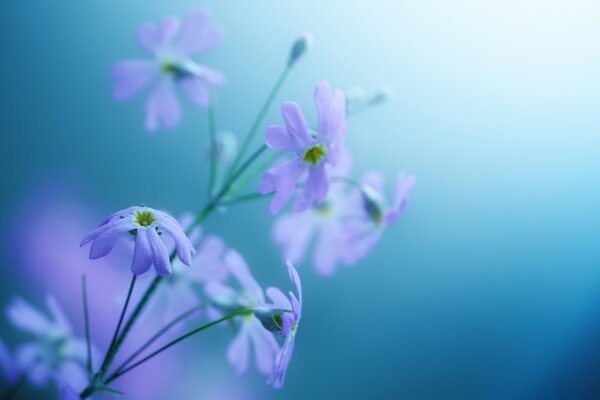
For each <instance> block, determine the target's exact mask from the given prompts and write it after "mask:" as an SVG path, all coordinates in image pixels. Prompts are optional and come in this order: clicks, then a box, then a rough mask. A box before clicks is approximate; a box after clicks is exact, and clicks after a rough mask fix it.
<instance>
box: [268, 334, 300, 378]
mask: <svg viewBox="0 0 600 400" xmlns="http://www.w3.org/2000/svg"><path fill="white" fill-rule="evenodd" d="M292 354H294V335H288V336H287V337H286V338H285V341H284V343H283V347H282V348H281V351H280V352H279V355H278V357H277V359H276V361H275V369H274V370H273V372H272V373H271V375H270V376H269V377H268V378H267V384H269V385H272V386H273V387H274V388H277V389H280V388H282V387H283V383H284V382H285V375H286V373H287V369H288V366H289V364H290V360H291V359H292Z"/></svg>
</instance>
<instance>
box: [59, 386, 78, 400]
mask: <svg viewBox="0 0 600 400" xmlns="http://www.w3.org/2000/svg"><path fill="white" fill-rule="evenodd" d="M61 399H62V400H81V397H79V393H77V391H75V389H73V388H72V387H71V386H69V385H66V386H63V388H62V391H61Z"/></svg>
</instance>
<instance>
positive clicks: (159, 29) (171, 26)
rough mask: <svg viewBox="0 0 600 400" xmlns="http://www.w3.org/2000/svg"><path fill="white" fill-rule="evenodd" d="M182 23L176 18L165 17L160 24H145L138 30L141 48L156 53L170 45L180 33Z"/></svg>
mask: <svg viewBox="0 0 600 400" xmlns="http://www.w3.org/2000/svg"><path fill="white" fill-rule="evenodd" d="M179 25H180V22H179V20H178V19H177V18H175V17H165V18H163V20H162V21H160V22H159V23H158V24H145V25H142V27H141V28H140V29H139V30H138V33H137V39H138V43H139V44H140V46H142V47H143V48H145V49H146V50H149V51H151V52H156V51H158V50H160V49H161V48H163V47H164V46H165V45H166V44H168V43H169V41H170V40H171V39H173V37H175V35H176V34H177V31H179Z"/></svg>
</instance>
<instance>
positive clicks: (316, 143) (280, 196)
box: [259, 81, 346, 215]
mask: <svg viewBox="0 0 600 400" xmlns="http://www.w3.org/2000/svg"><path fill="white" fill-rule="evenodd" d="M314 97H315V103H316V106H317V112H318V115H319V125H318V130H317V132H314V131H311V130H310V129H309V127H308V124H307V122H306V119H305V118H304V115H303V114H302V111H301V110H300V106H299V105H298V104H296V103H294V102H292V101H287V102H285V103H283V106H282V107H281V114H282V116H283V119H284V121H285V127H284V126H280V125H272V126H269V127H268V128H267V130H266V144H267V146H269V147H270V148H271V149H273V150H285V151H290V152H292V153H294V155H295V157H294V158H293V159H292V160H290V161H288V162H286V163H283V164H281V165H278V166H275V167H273V168H271V169H270V170H268V171H267V172H266V173H265V174H264V175H263V180H262V183H261V184H260V186H259V192H260V193H261V194H269V193H271V192H276V193H275V196H274V197H273V200H272V201H271V205H270V206H269V212H270V213H271V215H274V214H276V213H277V212H279V210H281V208H282V207H283V206H284V205H285V204H286V203H287V202H288V200H289V199H290V197H291V196H292V194H293V193H294V190H295V189H296V185H297V184H298V183H299V182H300V181H301V180H302V179H303V178H304V176H305V175H306V174H308V177H307V178H306V181H305V182H304V186H303V188H302V195H301V197H300V199H299V200H298V202H297V203H296V211H302V210H305V209H307V208H308V207H310V206H313V205H316V204H319V203H321V202H322V201H323V200H324V199H325V196H326V195H327V192H328V190H329V184H330V176H329V171H328V167H329V166H331V165H335V164H336V163H337V162H338V159H339V156H340V153H341V150H342V146H343V142H344V133H345V118H346V110H345V99H344V95H343V93H342V92H341V91H340V90H334V91H332V90H331V88H330V87H329V84H328V83H327V82H326V81H321V82H319V83H318V84H317V87H316V89H315V96H314Z"/></svg>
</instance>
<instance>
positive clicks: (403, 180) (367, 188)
mask: <svg viewBox="0 0 600 400" xmlns="http://www.w3.org/2000/svg"><path fill="white" fill-rule="evenodd" d="M414 186H415V178H414V177H412V176H408V175H406V174H404V173H400V174H399V175H398V177H397V179H396V189H395V195H394V202H393V204H392V205H391V206H390V205H388V204H387V202H386V200H385V195H384V192H383V178H382V177H381V175H380V174H379V173H376V172H372V173H369V174H366V175H365V176H364V177H363V179H362V188H361V190H355V191H354V193H352V195H351V196H349V201H350V202H352V203H354V206H353V207H352V210H353V212H352V214H350V215H348V216H347V219H346V222H345V223H344V226H343V231H344V238H343V252H342V255H343V259H344V262H345V263H346V264H348V265H352V264H354V263H355V262H357V261H358V260H360V259H361V258H363V257H365V256H366V255H367V254H368V253H369V252H370V251H371V250H372V249H373V247H374V246H375V245H376V244H377V242H378V241H379V239H380V238H381V235H382V233H383V231H384V228H385V227H386V226H388V225H391V224H393V223H394V222H396V220H397V219H398V217H400V215H402V213H403V212H404V210H405V209H406V205H407V204H408V199H409V197H410V193H411V192H412V189H413V188H414Z"/></svg>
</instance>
